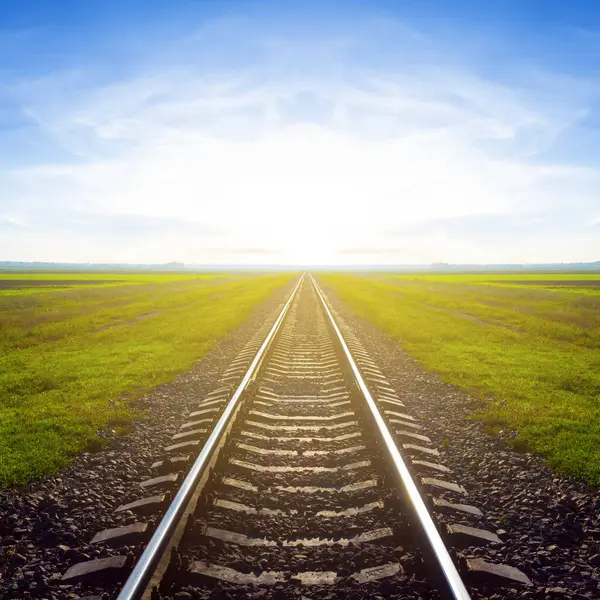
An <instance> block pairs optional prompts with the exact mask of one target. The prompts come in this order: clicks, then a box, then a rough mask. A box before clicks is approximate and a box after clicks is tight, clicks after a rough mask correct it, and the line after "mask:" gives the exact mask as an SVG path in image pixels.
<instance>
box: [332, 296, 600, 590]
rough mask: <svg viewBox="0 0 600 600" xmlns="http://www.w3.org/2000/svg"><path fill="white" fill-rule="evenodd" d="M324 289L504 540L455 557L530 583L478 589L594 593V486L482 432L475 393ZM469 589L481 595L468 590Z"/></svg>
mask: <svg viewBox="0 0 600 600" xmlns="http://www.w3.org/2000/svg"><path fill="white" fill-rule="evenodd" d="M323 289H324V290H325V291H326V293H327V295H328V298H329V300H330V301H331V302H332V304H333V306H334V308H335V309H336V310H337V312H338V313H339V315H340V316H341V317H342V318H344V319H345V320H346V322H347V323H349V324H350V325H351V327H352V331H353V332H354V334H355V335H356V336H357V337H358V339H359V340H360V342H361V343H362V344H363V345H364V347H365V349H366V350H367V351H368V352H369V354H370V355H371V357H372V358H373V360H374V361H375V362H376V363H377V365H378V366H379V368H380V369H381V370H382V371H383V373H384V375H385V376H386V377H387V378H388V380H389V381H390V383H391V384H392V385H393V387H394V388H395V389H396V391H397V392H398V394H399V396H400V398H401V400H402V401H403V402H404V403H405V404H406V407H407V410H409V411H411V412H412V414H413V415H414V416H415V417H421V419H422V423H423V424H424V425H425V427H426V431H425V433H426V434H427V435H428V436H429V437H430V438H431V439H432V441H433V445H434V447H436V448H437V449H438V450H439V452H440V458H439V462H440V463H442V464H445V465H446V466H448V467H450V468H451V469H452V474H451V477H450V476H448V479H450V480H452V481H456V482H458V483H460V484H461V485H463V486H464V487H465V488H466V489H467V492H468V496H467V497H466V498H465V499H464V500H463V501H464V502H466V503H467V504H472V505H474V506H477V507H478V508H480V509H481V510H482V511H483V513H484V522H483V526H485V527H486V528H487V529H489V530H490V531H498V530H499V531H501V532H502V533H501V538H502V540H503V544H502V545H501V546H499V547H481V548H469V549H467V550H463V551H461V552H459V555H461V556H462V557H463V558H470V557H482V558H485V559H486V560H490V561H491V562H496V563H505V564H509V565H512V566H515V567H517V568H519V569H521V570H522V571H524V572H525V573H526V574H527V575H528V576H529V577H530V579H531V580H532V582H533V584H534V585H533V586H532V587H528V588H521V589H519V590H515V591H510V590H499V591H494V590H493V589H491V590H489V593H488V594H484V595H485V597H488V598H490V599H493V600H503V599H505V598H510V599H516V598H530V599H535V600H554V599H558V598H573V599H577V600H592V599H597V598H600V493H599V491H598V490H597V489H594V488H591V487H590V486H587V485H585V484H583V483H581V482H579V481H575V480H573V479H569V478H567V477H563V476H560V475H558V474H556V473H555V472H554V471H552V470H551V469H549V468H548V467H547V466H546V464H545V463H544V460H543V459H542V458H540V457H539V456H536V455H533V454H530V453H519V452H516V451H515V450H513V449H512V448H511V447H510V446H509V445H508V444H507V443H506V442H507V440H508V439H510V434H506V435H505V436H504V438H502V437H496V436H491V435H488V434H487V433H486V431H485V428H484V426H483V424H482V423H479V422H477V421H476V420H473V419H472V418H471V415H472V414H473V413H474V412H475V411H476V410H477V408H478V404H477V402H476V401H475V400H474V399H473V398H471V397H469V396H468V394H467V393H466V392H464V391H463V390H461V389H459V388H456V387H454V386H452V385H449V384H446V383H444V382H442V381H440V380H439V379H438V378H437V377H436V375H434V374H433V373H430V372H428V371H425V370H424V369H423V368H422V367H421V366H420V365H419V364H418V363H417V361H416V360H414V359H413V358H412V357H410V356H409V355H408V353H406V352H405V351H403V350H402V347H401V345H400V344H399V343H398V342H396V341H395V340H392V339H390V338H389V337H388V336H387V335H386V334H385V333H384V332H382V331H381V330H379V329H377V328H376V327H374V326H373V325H372V324H371V323H369V322H368V321H366V320H365V319H363V318H361V317H358V316H356V315H355V314H354V313H353V312H352V310H351V309H350V308H349V307H348V306H347V305H345V304H344V303H343V302H342V301H341V300H339V298H337V296H336V295H335V292H334V291H333V290H332V289H330V288H328V287H327V286H325V285H323ZM473 597H474V598H477V597H480V596H479V595H478V593H475V592H474V594H473Z"/></svg>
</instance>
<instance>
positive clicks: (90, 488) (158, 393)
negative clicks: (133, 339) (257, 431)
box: [0, 283, 293, 600]
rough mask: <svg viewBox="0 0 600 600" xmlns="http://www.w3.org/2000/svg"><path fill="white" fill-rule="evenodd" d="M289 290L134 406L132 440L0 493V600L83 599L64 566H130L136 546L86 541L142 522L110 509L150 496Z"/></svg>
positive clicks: (102, 593) (119, 440)
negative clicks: (191, 423) (172, 453)
mask: <svg viewBox="0 0 600 600" xmlns="http://www.w3.org/2000/svg"><path fill="white" fill-rule="evenodd" d="M292 288H293V284H292V283H290V284H288V285H286V286H284V287H283V288H282V289H281V290H279V291H278V292H276V293H275V294H274V295H273V297H272V298H270V299H269V300H268V301H267V302H265V303H264V304H263V305H262V306H261V307H259V308H258V309H256V310H255V311H254V313H253V314H252V315H251V316H250V318H249V319H247V321H246V322H245V323H244V324H243V325H242V326H241V327H239V328H238V329H237V330H236V331H234V332H232V333H230V334H229V335H228V336H226V337H225V338H224V339H222V340H221V341H220V342H219V343H218V344H217V345H216V346H215V347H214V348H213V349H212V350H211V351H210V352H208V353H207V354H206V355H205V356H204V357H203V358H202V359H201V360H199V361H198V363H197V364H196V365H195V366H194V367H193V368H192V369H191V370H189V371H187V372H185V373H182V374H181V375H180V376H178V377H177V379H176V380H175V381H173V382H171V383H168V384H165V385H161V386H159V387H157V388H155V389H154V390H153V391H152V392H150V393H149V394H148V395H146V396H145V397H143V398H141V399H140V400H139V401H138V405H139V407H140V409H142V410H143V411H144V412H145V415H146V417H147V418H145V419H142V420H140V421H138V422H136V423H134V424H133V426H132V430H131V432H130V433H129V434H127V435H124V436H117V435H116V434H115V432H114V431H112V430H107V431H104V432H101V434H100V435H101V437H104V438H105V439H107V440H109V442H110V443H109V445H108V447H107V448H105V449H104V450H102V451H100V452H97V453H83V454H80V455H79V456H77V457H75V458H74V459H73V461H72V463H71V465H70V466H69V467H68V468H66V469H64V470H63V471H62V472H60V473H58V474H57V475H54V476H49V477H45V478H43V479H41V480H39V481H36V482H34V483H32V484H30V485H28V486H26V487H24V488H22V489H0V599H2V600H42V599H45V600H73V599H75V598H79V597H80V596H81V594H80V593H79V590H80V587H79V585H63V584H61V582H60V578H61V577H62V575H63V574H64V573H65V571H66V570H67V569H68V568H69V567H71V566H72V565H74V564H76V563H78V562H82V561H85V560H89V559H93V558H101V557H105V556H110V555H116V554H128V555H129V556H130V557H131V559H132V560H133V557H134V555H136V554H137V553H139V551H140V549H141V546H140V545H139V544H138V545H133V546H130V547H128V548H126V549H125V551H123V549H122V548H120V549H118V550H112V549H111V548H110V547H100V546H101V545H92V544H90V541H91V539H92V538H93V536H94V535H95V534H96V533H98V532H99V531H102V530H103V529H106V528H110V527H119V526H121V525H127V524H130V523H133V522H135V521H136V520H140V519H139V518H136V517H135V516H133V515H132V513H130V512H126V513H123V514H121V515H119V514H117V513H115V512H114V510H115V509H116V508H117V507H118V506H120V505H121V504H124V503H127V502H131V501H133V500H135V499H137V498H142V497H144V496H148V495H151V494H148V492H144V491H143V490H142V489H141V488H140V487H139V483H140V482H141V481H143V480H145V479H148V478H150V477H153V476H155V473H154V472H153V471H151V469H150V466H151V464H152V463H153V462H154V461H156V460H160V459H162V458H164V451H163V448H164V447H165V446H167V445H168V444H169V443H170V440H171V438H172V436H173V435H174V434H175V433H177V432H178V431H179V429H180V427H181V425H182V424H183V423H184V422H185V420H186V418H185V416H186V415H187V414H188V413H189V412H190V411H191V410H194V409H195V408H196V407H197V405H198V401H199V399H200V398H202V397H203V396H205V395H206V394H207V393H209V392H211V391H212V390H213V389H215V387H217V385H218V384H217V382H218V379H219V377H221V375H222V374H223V372H224V371H225V370H226V369H227V367H228V366H229V365H230V363H231V362H232V361H233V360H234V358H235V357H236V356H237V354H238V353H239V352H240V351H241V349H242V348H243V347H244V345H245V344H246V343H247V342H248V341H249V340H250V339H251V338H252V336H254V335H255V334H256V332H257V331H258V330H259V329H261V328H263V330H264V331H265V335H266V333H267V331H268V328H269V327H270V326H271V325H272V323H273V322H274V321H275V318H276V316H277V314H279V312H280V311H281V308H282V306H283V302H284V301H285V300H287V298H288V297H289V294H290V292H291V290H292ZM153 493H155V492H153ZM156 493H160V492H156ZM157 519H158V515H156V516H150V517H148V518H144V519H143V520H145V521H147V522H148V523H149V524H150V526H152V525H153V524H154V523H155V521H156V520H157ZM107 589H108V590H109V592H110V589H111V587H110V586H108V588H107V587H106V586H104V587H102V588H100V589H99V590H97V592H98V596H99V597H102V598H107V597H109V595H108V594H107V593H106V590H107ZM114 589H117V588H116V587H114V586H113V590H114ZM90 593H91V594H94V593H95V592H94V590H93V589H92V590H90Z"/></svg>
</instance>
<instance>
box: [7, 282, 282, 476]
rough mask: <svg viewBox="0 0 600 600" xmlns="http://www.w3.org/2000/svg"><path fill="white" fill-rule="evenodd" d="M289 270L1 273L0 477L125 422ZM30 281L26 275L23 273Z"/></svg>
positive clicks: (36, 472)
mask: <svg viewBox="0 0 600 600" xmlns="http://www.w3.org/2000/svg"><path fill="white" fill-rule="evenodd" d="M290 277H291V275H289V274H287V275H261V276H252V275H231V274H230V275H227V274H211V275H196V274H190V275H179V274H114V273H113V274H96V273H93V274H70V273H69V274H65V273H62V274H54V273H53V274H44V275H28V274H24V273H12V274H0V483H1V484H3V485H14V484H21V483H24V482H26V481H28V480H30V479H32V478H34V477H37V476H40V475H43V474H46V473H51V472H54V471H56V470H58V469H59V468H60V467H62V466H64V465H65V464H66V463H67V461H68V459H69V457H70V456H72V455H73V454H75V453H77V452H79V451H81V450H83V449H85V448H93V447H97V445H98V444H99V438H98V436H97V432H98V430H101V429H102V428H105V427H107V426H112V427H120V428H123V427H126V426H127V424H128V423H130V422H131V420H132V419H133V418H135V417H136V416H137V415H136V414H135V412H134V410H133V409H132V407H131V399H133V398H135V397H138V396H140V395H141V394H143V393H144V392H145V391H147V390H148V389H150V388H152V387H153V386H156V385H158V384H160V383H163V382H166V381H169V380H171V379H173V378H174V377H175V375H176V374H177V373H178V372H180V371H183V370H185V369H188V368H189V367H191V366H192V364H193V363H194V362H195V361H197V360H198V359H199V358H200V357H201V356H202V355H203V354H205V353H206V352H207V351H208V350H209V349H210V348H211V347H212V346H213V345H214V344H215V342H216V341H217V340H218V339H219V338H221V337H222V336H224V335H225V334H226V333H228V332H229V331H231V330H232V329H234V328H235V327H237V326H238V325H240V324H241V323H242V322H243V320H244V319H245V318H246V317H247V316H248V315H249V313H250V311H251V310H252V309H253V308H255V307H256V306H258V305H259V304H260V303H261V302H263V301H264V300H265V299H266V298H267V297H268V296H269V295H270V294H271V293H272V292H273V291H274V290H276V289H277V288H279V287H280V286H282V285H283V284H284V283H285V282H287V281H289V280H290ZM28 280H30V283H27V281H28Z"/></svg>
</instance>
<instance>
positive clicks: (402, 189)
mask: <svg viewBox="0 0 600 600" xmlns="http://www.w3.org/2000/svg"><path fill="white" fill-rule="evenodd" d="M0 140H1V141H0V260H48V261H84V262H88V261H89V262H124V261H129V262H152V263H154V262H166V261H170V260H179V261H185V262H188V263H290V264H294V263H306V262H311V263H327V264H336V263H339V264H354V263H359V264H360V263H362V264H372V263H382V264H398V263H428V262H437V261H446V262H470V263H473V262H478V263H492V262H495V263H500V262H546V261H547V262H554V261H586V260H599V259H600V164H599V159H600V144H599V142H600V9H598V8H596V6H595V4H594V3H592V2H577V1H575V2H569V3H566V2H563V1H560V2H558V1H557V2H553V1H545V2H541V1H540V2H530V1H527V0H520V1H514V2H513V1H511V0H506V1H499V2H452V1H449V0H444V1H441V0H440V1H438V0H412V1H403V0H394V1H389V2H384V1H377V0H373V1H370V2H368V3H367V2H353V1H346V2H333V1H331V2H330V1H328V0H321V1H319V2H316V1H314V2H313V1H310V0H309V1H306V2H287V1H285V0H283V1H272V2H266V1H261V2H258V1H256V2H255V1H252V0H239V1H237V2H234V1H228V0H220V1H215V2H211V1H195V2H192V1H188V2H177V1H174V2H164V1H161V2H158V1H155V0H150V1H146V2H141V1H140V2H137V1H136V2H128V1H126V0H122V1H121V2H113V1H112V0H108V1H104V2H101V3H100V2H82V1H80V0H79V1H72V2H71V1H69V2H58V1H57V2H52V3H48V2H41V1H21V2H6V1H5V2H3V3H1V4H0Z"/></svg>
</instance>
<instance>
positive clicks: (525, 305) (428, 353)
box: [323, 274, 600, 484]
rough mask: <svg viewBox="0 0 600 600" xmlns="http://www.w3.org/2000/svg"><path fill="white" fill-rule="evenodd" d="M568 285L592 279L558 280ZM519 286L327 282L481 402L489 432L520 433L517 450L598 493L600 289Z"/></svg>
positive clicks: (410, 279) (434, 279)
mask: <svg viewBox="0 0 600 600" xmlns="http://www.w3.org/2000/svg"><path fill="white" fill-rule="evenodd" d="M490 277H491V278H490ZM520 277H521V278H522V279H525V280H528V281H531V280H533V279H534V278H535V277H541V278H542V280H543V281H544V282H546V281H548V280H550V279H552V277H554V276H553V275H552V274H545V275H543V276H542V275H539V276H538V275H535V276H534V275H529V274H522V275H521V276H520ZM569 277H571V279H573V280H581V279H585V277H583V276H582V275H579V274H573V275H561V276H560V277H559V280H565V279H568V278H569ZM587 277H588V278H591V279H594V278H596V279H600V277H599V276H598V275H588V276H587ZM515 279H516V278H515V276H514V275H492V276H490V275H487V274H486V275H458V274H457V275H446V274H444V275H439V276H438V275H431V276H420V275H416V276H415V275H407V276H396V277H394V276H386V275H382V274H378V275H367V276H361V277H358V276H350V275H327V276H324V277H323V281H325V282H326V283H327V284H328V285H330V286H332V288H333V289H335V291H336V292H337V293H338V294H339V296H340V297H341V298H342V299H343V300H345V301H346V302H348V303H349V304H350V306H351V307H352V308H353V309H354V310H355V311H356V312H357V313H358V314H360V315H363V316H365V317H366V318H368V319H369V320H371V321H372V322H373V323H374V324H376V325H377V326H379V327H380V328H382V329H383V330H384V331H386V332H387V333H388V334H389V335H390V336H391V337H393V338H394V339H397V340H398V341H400V343H401V345H402V347H403V348H405V349H406V350H407V351H408V352H409V353H410V354H412V355H413V356H415V357H416V358H417V359H418V360H419V361H420V362H421V363H422V364H423V365H424V366H425V367H426V368H427V369H430V370H433V371H435V372H437V373H438V374H439V375H440V376H441V378H442V379H444V380H445V381H448V382H450V383H453V384H456V385H459V386H461V387H463V388H465V389H467V390H468V391H470V392H471V393H472V394H474V395H476V396H477V397H479V398H480V399H481V401H482V404H481V406H482V408H481V411H480V413H479V416H480V417H481V418H483V419H484V420H485V421H486V422H487V423H488V424H489V425H490V427H491V428H494V429H496V430H497V429H500V428H508V429H511V430H514V431H516V432H517V433H518V435H517V441H516V445H517V446H518V447H520V448H530V449H531V450H533V451H536V452H538V453H540V454H542V455H544V456H545V457H546V458H547V460H548V462H549V464H550V465H551V466H553V467H555V468H556V469H558V470H560V471H561V472H563V473H566V474H569V475H573V476H577V477H580V478H583V479H586V480H588V481H590V482H592V483H596V484H597V483H600V289H598V288H595V289H593V288H584V289H582V288H579V287H568V288H564V287H556V288H555V287H548V286H547V285H546V284H544V285H539V286H536V285H531V284H528V285H513V284H512V283H507V282H508V281H515ZM503 280H504V281H503Z"/></svg>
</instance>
